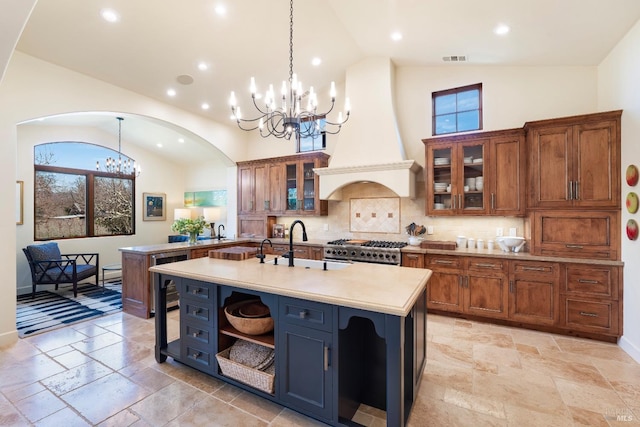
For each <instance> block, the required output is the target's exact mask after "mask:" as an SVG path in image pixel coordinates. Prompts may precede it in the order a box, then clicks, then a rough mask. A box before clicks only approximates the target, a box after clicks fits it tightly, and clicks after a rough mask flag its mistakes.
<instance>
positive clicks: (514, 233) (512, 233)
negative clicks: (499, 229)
mask: <svg viewBox="0 0 640 427" xmlns="http://www.w3.org/2000/svg"><path fill="white" fill-rule="evenodd" d="M517 235H518V229H517V228H515V227H511V228H510V229H509V236H513V237H515V236H517Z"/></svg>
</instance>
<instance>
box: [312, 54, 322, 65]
mask: <svg viewBox="0 0 640 427" xmlns="http://www.w3.org/2000/svg"><path fill="white" fill-rule="evenodd" d="M320 64H322V59H320V58H318V57H317V56H316V57H315V58H313V59H312V60H311V65H313V66H314V67H317V66H318V65H320Z"/></svg>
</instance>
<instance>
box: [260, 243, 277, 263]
mask: <svg viewBox="0 0 640 427" xmlns="http://www.w3.org/2000/svg"><path fill="white" fill-rule="evenodd" d="M264 242H269V244H270V245H271V247H273V244H272V243H271V240H269V239H264V240H263V241H262V242H260V253H259V254H257V255H256V258H260V264H264V252H263V250H262V245H264Z"/></svg>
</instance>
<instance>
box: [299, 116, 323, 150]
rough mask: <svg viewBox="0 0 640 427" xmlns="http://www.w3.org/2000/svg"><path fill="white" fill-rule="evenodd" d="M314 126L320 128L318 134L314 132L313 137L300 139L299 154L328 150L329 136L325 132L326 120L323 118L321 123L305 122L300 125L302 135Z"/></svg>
mask: <svg viewBox="0 0 640 427" xmlns="http://www.w3.org/2000/svg"><path fill="white" fill-rule="evenodd" d="M313 126H317V127H318V129H319V130H318V132H314V133H313V135H311V136H308V137H306V138H302V137H301V138H300V139H299V141H298V153H304V152H307V151H318V150H324V149H325V148H327V134H326V132H325V131H324V127H325V119H324V118H322V119H320V120H319V121H317V122H316V121H314V120H303V121H302V122H301V123H300V133H305V132H308V131H310V130H311V128H312V127H313Z"/></svg>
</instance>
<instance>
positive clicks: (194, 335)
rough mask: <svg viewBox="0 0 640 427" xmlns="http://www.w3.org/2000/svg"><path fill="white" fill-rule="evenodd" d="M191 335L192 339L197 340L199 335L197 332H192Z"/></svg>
mask: <svg viewBox="0 0 640 427" xmlns="http://www.w3.org/2000/svg"><path fill="white" fill-rule="evenodd" d="M191 335H193V337H194V338H198V335H200V333H199V332H193V333H192V334H191Z"/></svg>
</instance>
